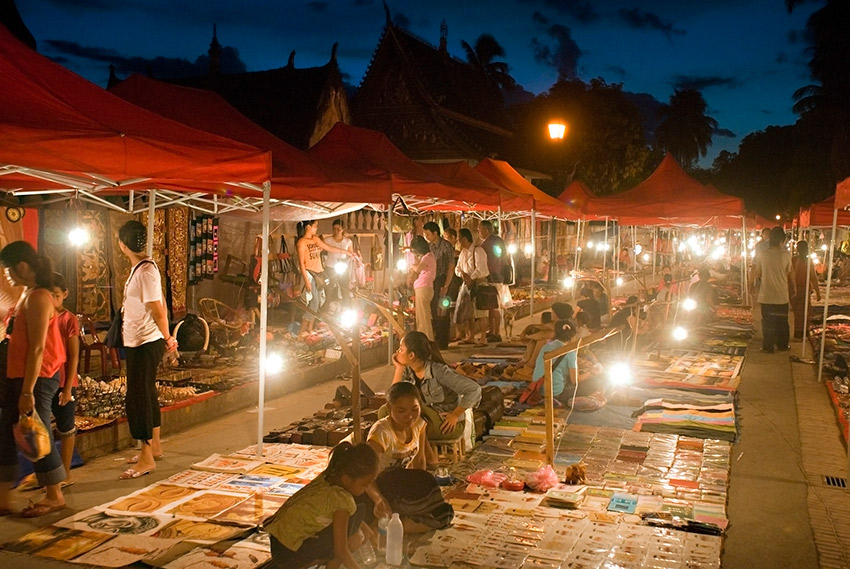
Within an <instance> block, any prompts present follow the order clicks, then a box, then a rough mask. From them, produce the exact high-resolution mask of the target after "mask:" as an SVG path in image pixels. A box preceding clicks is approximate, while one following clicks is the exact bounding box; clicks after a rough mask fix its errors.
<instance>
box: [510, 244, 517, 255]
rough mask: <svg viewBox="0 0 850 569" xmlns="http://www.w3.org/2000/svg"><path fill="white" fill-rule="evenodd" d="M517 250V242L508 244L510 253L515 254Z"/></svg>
mask: <svg viewBox="0 0 850 569" xmlns="http://www.w3.org/2000/svg"><path fill="white" fill-rule="evenodd" d="M516 252H517V246H516V243H511V244H510V245H508V253H510V254H511V255H515V254H516Z"/></svg>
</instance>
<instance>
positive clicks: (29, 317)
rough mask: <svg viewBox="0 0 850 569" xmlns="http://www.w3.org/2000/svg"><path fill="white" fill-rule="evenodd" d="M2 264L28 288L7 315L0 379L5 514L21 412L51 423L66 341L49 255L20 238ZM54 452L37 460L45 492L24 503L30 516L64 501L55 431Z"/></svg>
mask: <svg viewBox="0 0 850 569" xmlns="http://www.w3.org/2000/svg"><path fill="white" fill-rule="evenodd" d="M0 264H2V265H3V267H4V268H5V269H6V278H7V279H9V282H10V283H11V284H12V286H23V287H24V291H23V293H22V294H21V297H20V298H19V299H18V302H17V304H16V305H15V307H14V308H13V309H12V310H10V311H9V315H8V316H7V317H6V336H7V338H8V339H9V343H8V347H7V349H8V356H7V361H6V370H5V375H6V377H5V378H4V381H3V382H2V385H0V393H2V397H0V402H1V403H2V406H0V516H6V515H9V514H11V513H12V511H11V507H10V503H9V492H10V490H11V488H12V483H13V482H14V481H15V480H16V478H17V470H18V457H17V448H16V446H15V438H14V435H13V429H14V426H15V424H16V423H17V422H18V419H19V417H21V416H24V415H30V414H32V413H37V414H38V417H39V418H40V419H41V422H42V423H43V424H44V425H45V426H47V427H48V428H49V427H50V414H51V405H52V403H53V396H54V395H55V394H56V392H57V391H58V390H59V369H60V368H61V367H62V365H63V364H64V363H65V345H64V343H63V342H62V337H61V335H60V333H59V327H58V326H57V323H56V321H57V313H56V309H55V307H54V304H53V296H52V295H51V293H50V287H51V286H52V284H53V269H52V268H51V266H50V261H49V260H48V259H47V258H46V257H43V256H42V255H39V254H38V253H36V252H35V249H33V247H32V245H30V244H29V243H27V242H26V241H15V242H14V243H10V244H8V245H6V247H4V248H3V250H2V251H0ZM50 439H51V440H50V452H49V453H48V454H47V455H46V456H44V457H43V458H41V459H40V460H38V461H36V462H35V464H34V469H35V475H36V478H37V479H38V483H39V484H40V485H41V486H44V488H45V495H44V498H43V499H42V500H41V501H39V502H36V503H34V504H30V505H29V506H28V507H26V508H24V509H23V511H22V512H21V515H22V516H23V517H25V518H34V517H37V516H43V515H45V514H49V513H50V512H54V511H57V510H61V509H62V508H64V507H65V497H64V496H63V495H62V487H61V483H62V481H63V480H65V477H66V472H65V467H64V466H63V465H62V459H61V457H60V456H59V452H58V451H57V450H56V445H54V444H53V440H52V439H53V437H50Z"/></svg>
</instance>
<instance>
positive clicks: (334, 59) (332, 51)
mask: <svg viewBox="0 0 850 569" xmlns="http://www.w3.org/2000/svg"><path fill="white" fill-rule="evenodd" d="M337 48H339V42H334V45H333V47H332V48H331V60H330V61H329V62H328V63H336V50H337Z"/></svg>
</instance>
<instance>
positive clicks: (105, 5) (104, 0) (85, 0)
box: [47, 0, 126, 12]
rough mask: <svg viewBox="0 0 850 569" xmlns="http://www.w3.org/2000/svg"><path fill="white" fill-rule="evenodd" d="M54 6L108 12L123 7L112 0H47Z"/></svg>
mask: <svg viewBox="0 0 850 569" xmlns="http://www.w3.org/2000/svg"><path fill="white" fill-rule="evenodd" d="M47 2H49V3H50V4H53V5H54V6H59V7H60V8H70V9H73V10H98V11H101V12H106V11H109V10H115V9H123V8H125V7H126V6H122V5H121V3H120V2H112V1H110V0H47Z"/></svg>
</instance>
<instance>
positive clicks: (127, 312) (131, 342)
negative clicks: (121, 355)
mask: <svg viewBox="0 0 850 569" xmlns="http://www.w3.org/2000/svg"><path fill="white" fill-rule="evenodd" d="M157 301H160V302H161V301H162V279H161V277H160V276H159V269H158V268H157V266H156V265H155V264H154V263H153V262H152V261H150V260H147V261H145V260H143V261H140V262H139V264H137V265H136V267H135V270H134V271H133V272H132V273H131V275H130V278H129V279H128V280H127V284H126V285H125V286H124V326H123V328H122V329H121V332H122V334H123V337H124V345H125V346H127V347H128V348H138V347H139V346H141V345H142V344H147V343H148V342H153V341H154V340H159V339H161V338H162V332H160V331H159V327H158V326H157V325H156V322H154V319H153V316H152V315H151V313H150V311H149V310H148V308H147V306H145V305H146V304H147V303H148V302H157Z"/></svg>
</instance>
